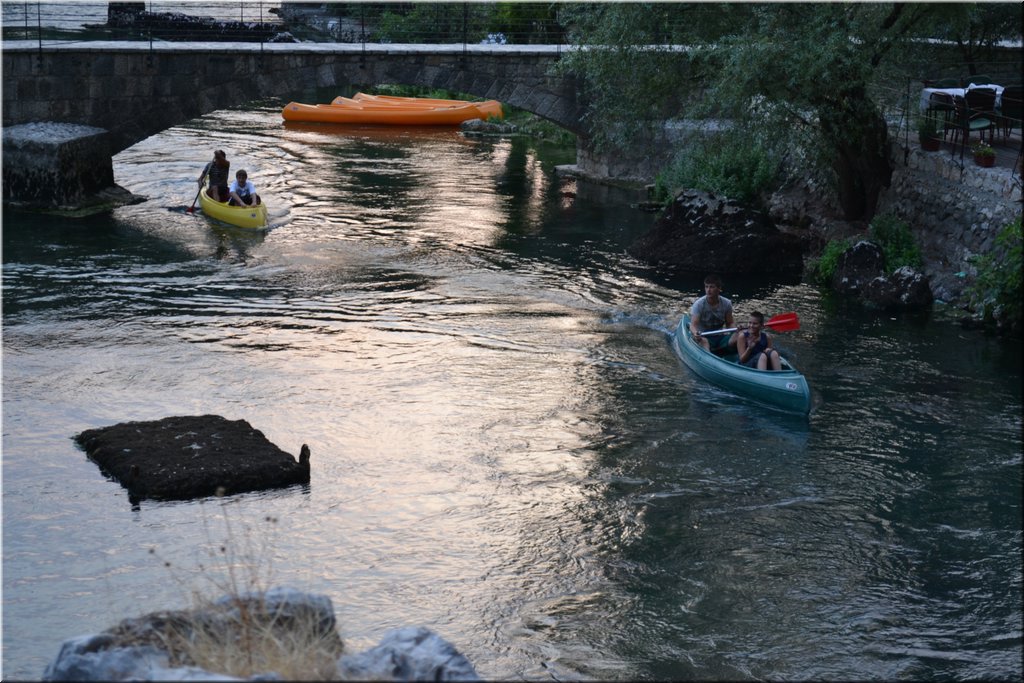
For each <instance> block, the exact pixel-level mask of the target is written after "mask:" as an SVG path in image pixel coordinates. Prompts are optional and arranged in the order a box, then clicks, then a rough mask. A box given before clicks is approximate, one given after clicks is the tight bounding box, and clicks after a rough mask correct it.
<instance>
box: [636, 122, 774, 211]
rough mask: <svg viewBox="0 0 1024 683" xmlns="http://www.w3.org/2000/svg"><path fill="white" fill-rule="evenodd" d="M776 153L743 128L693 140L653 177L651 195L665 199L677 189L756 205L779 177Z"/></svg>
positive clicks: (660, 199)
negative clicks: (690, 190)
mask: <svg viewBox="0 0 1024 683" xmlns="http://www.w3.org/2000/svg"><path fill="white" fill-rule="evenodd" d="M780 162H781V159H780V157H779V155H778V154H777V153H776V152H775V151H774V150H771V149H769V148H768V147H766V146H765V145H763V144H762V143H761V142H760V141H759V140H757V139H756V138H754V137H753V136H751V135H749V134H747V133H745V132H743V131H728V132H724V133H718V134H716V135H712V136H709V137H703V138H700V139H698V140H695V141H694V142H693V143H692V144H691V145H688V146H687V147H686V149H685V150H684V151H683V152H682V153H681V154H680V155H679V156H677V157H676V160H675V161H674V162H673V163H672V164H670V165H669V167H668V168H666V169H665V170H663V171H662V172H661V173H659V174H658V176H657V178H655V182H654V198H655V200H656V201H662V202H668V201H671V199H672V198H673V197H674V196H675V194H676V191H677V190H679V189H680V188H687V189H695V190H704V191H705V192H711V193H713V194H716V195H722V196H725V197H728V198H730V199H735V200H738V201H740V202H743V203H745V204H759V203H761V199H762V198H763V196H764V195H766V194H767V193H769V192H771V191H772V190H774V189H775V188H776V186H777V184H778V180H779V178H780Z"/></svg>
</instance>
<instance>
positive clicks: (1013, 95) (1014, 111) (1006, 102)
mask: <svg viewBox="0 0 1024 683" xmlns="http://www.w3.org/2000/svg"><path fill="white" fill-rule="evenodd" d="M1021 116H1022V114H1021V86H1020V84H1019V83H1018V84H1017V85H1008V86H1006V87H1005V88H1003V96H1002V104H1001V106H1000V110H999V126H1000V127H1001V128H1002V130H1003V135H1005V136H1006V137H1010V133H1011V132H1012V131H1013V129H1014V128H1020V127H1021Z"/></svg>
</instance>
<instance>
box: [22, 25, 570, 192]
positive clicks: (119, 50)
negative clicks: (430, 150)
mask: <svg viewBox="0 0 1024 683" xmlns="http://www.w3.org/2000/svg"><path fill="white" fill-rule="evenodd" d="M564 50H565V47H564V46H558V45H361V44H346V43H331V44H325V43H263V44H260V43H150V42H145V41H141V42H66V43H45V44H37V43H35V42H33V41H5V42H4V44H3V125H4V129H5V133H4V199H5V201H7V200H11V201H15V202H17V201H21V200H24V201H26V202H28V203H32V201H33V197H32V194H33V192H35V191H37V190H36V188H40V187H47V186H49V187H51V188H52V187H53V185H52V184H50V183H52V182H54V178H53V177H52V175H51V177H49V178H47V177H46V176H45V174H46V173H48V172H49V173H51V174H52V173H53V172H54V171H53V170H51V171H47V170H46V169H47V166H49V167H51V169H57V172H59V173H60V174H61V180H60V181H57V182H58V186H59V187H66V188H69V192H71V193H72V194H75V193H77V194H78V195H88V194H90V193H94V192H96V191H97V190H98V189H101V188H102V187H103V186H104V185H111V186H112V185H113V184H114V179H113V171H112V167H111V162H110V157H111V156H112V155H114V154H116V153H118V152H119V151H121V150H123V149H125V148H127V147H130V146H131V145H133V144H135V143H136V142H139V141H140V140H143V139H145V138H147V137H149V136H150V135H153V134H155V133H159V132H160V131H162V130H166V129H167V128H170V127H171V126H174V125H177V124H180V123H183V122H185V121H187V120H189V119H193V118H195V117H198V116H201V115H203V114H205V113H208V112H211V111H215V110H217V109H223V108H226V107H231V106H236V105H240V104H244V103H245V102H248V101H252V100H256V99H260V98H266V97H281V98H284V99H299V98H300V96H301V95H302V93H310V92H312V89H313V88H330V87H338V88H339V89H340V88H344V87H346V86H368V85H374V84H381V83H392V84H401V85H416V86H427V87H431V88H444V89H447V90H451V91H455V92H462V93H468V94H470V95H475V96H479V97H483V98H487V99H496V100H499V101H501V102H504V103H506V104H510V105H513V106H515V107H518V108H521V109H525V110H527V111H530V112H533V113H535V114H538V115H540V116H542V117H544V118H545V119H548V120H550V121H552V122H554V123H555V124H557V125H559V126H561V127H563V128H565V129H567V130H569V131H571V132H573V133H575V134H576V135H577V136H578V139H579V140H581V142H580V146H585V140H586V131H585V129H584V126H583V123H582V114H583V108H582V104H581V102H580V100H579V92H578V88H577V83H576V81H575V80H574V79H573V78H570V77H562V76H556V75H553V74H552V73H551V67H552V66H553V65H554V64H555V63H556V62H557V61H558V59H559V57H560V56H561V54H562V52H563V51H564ZM41 122H47V124H49V123H57V124H64V125H63V126H62V127H59V128H58V129H57V130H58V133H57V134H56V135H54V136H48V135H47V134H46V133H45V132H41V131H42V130H43V129H40V128H39V126H38V124H39V123H41ZM20 124H36V125H34V126H24V125H20ZM67 124H74V125H67ZM18 131H29V132H30V133H29V134H27V135H25V136H24V137H22V138H19V136H18ZM60 131H63V132H60ZM69 131H70V132H69ZM76 131H77V133H76ZM65 135H66V136H67V140H63V139H62V138H63V137H64V136H65ZM47 137H49V138H50V139H48V140H47V139H45V138H47ZM44 142H45V143H47V145H48V147H46V148H45V149H49V150H50V152H49V156H48V158H47V159H46V165H43V164H42V162H41V158H40V152H41V149H42V150H43V152H42V156H43V157H47V153H46V151H45V149H44V148H40V147H39V145H40V144H41V143H44ZM61 145H63V149H57V147H61ZM104 160H105V163H104ZM66 199H68V201H69V202H70V203H72V204H73V203H74V197H68V198H66Z"/></svg>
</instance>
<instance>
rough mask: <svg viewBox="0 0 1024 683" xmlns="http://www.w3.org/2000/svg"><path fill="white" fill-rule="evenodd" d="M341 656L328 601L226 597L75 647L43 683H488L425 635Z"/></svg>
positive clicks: (286, 592)
mask: <svg viewBox="0 0 1024 683" xmlns="http://www.w3.org/2000/svg"><path fill="white" fill-rule="evenodd" d="M244 644H248V647H249V648H251V651H248V652H249V656H245V657H242V658H240V659H238V658H235V657H234V656H233V655H237V654H238V653H239V651H240V650H241V647H242V645H244ZM280 647H285V648H298V649H296V650H295V652H294V653H293V654H292V655H291V656H281V654H282V653H277V656H268V655H271V654H273V653H272V652H271V651H273V650H275V649H277V648H280ZM343 650H344V645H343V643H342V641H341V638H340V637H339V636H338V634H337V630H336V622H335V615H334V607H333V605H332V604H331V599H330V598H329V597H327V596H326V595H315V594H309V593H303V592H300V591H296V590H293V589H290V588H285V587H278V588H272V589H270V590H269V591H267V592H265V593H249V594H244V595H231V596H226V597H224V598H222V599H221V600H218V601H217V602H215V603H212V604H209V605H207V606H205V607H201V608H197V609H193V610H178V611H164V612H154V613H152V614H148V615H145V616H143V617H138V618H133V619H125V620H123V621H122V622H121V623H119V624H118V625H117V626H114V627H113V628H110V629H107V630H106V631H104V632H103V633H100V634H95V635H84V636H79V637H77V638H71V639H70V640H66V641H65V642H64V644H63V645H62V646H61V649H60V652H59V654H58V655H57V657H56V659H54V661H53V662H51V663H50V664H49V665H48V666H47V668H46V671H45V673H44V674H43V680H44V681H72V680H73V681H240V680H249V681H256V680H259V681H271V680H296V679H295V678H294V674H295V673H299V674H303V673H304V674H307V675H308V674H309V673H310V672H311V671H315V673H316V674H317V677H318V678H319V679H321V680H353V679H354V680H376V681H478V680H480V678H479V677H478V676H477V673H476V670H475V669H474V668H473V665H472V664H471V663H470V661H469V660H468V659H466V658H465V657H464V656H463V655H462V654H461V653H459V652H458V650H456V649H455V647H454V646H453V645H452V644H451V643H449V642H448V641H446V640H444V639H443V638H441V637H440V636H438V635H437V634H436V633H433V632H432V631H430V630H429V629H426V628H423V627H406V628H400V629H396V630H394V631H392V632H390V633H388V634H385V637H384V640H383V641H381V643H380V645H378V646H377V647H375V648H372V649H371V650H368V651H366V652H362V653H358V654H352V655H345V654H343ZM242 654H245V653H244V652H243V653H242ZM197 658H198V659H199V660H210V661H218V662H221V663H224V662H231V661H234V662H235V663H236V664H238V663H239V662H242V664H241V665H240V666H239V667H237V668H241V669H246V670H248V671H249V672H252V673H249V675H245V674H242V676H244V677H239V676H238V675H237V673H238V672H236V675H231V674H230V673H223V672H218V671H211V670H210V669H208V668H203V667H202V666H200V661H197ZM308 660H316V661H315V662H310V661H308ZM288 663H292V664H295V663H298V664H297V666H298V668H299V669H300V671H298V672H295V671H291V672H290V671H288V670H287V664H288ZM275 664H276V665H277V666H278V667H279V668H280V669H282V670H275V669H274V665H275ZM313 664H315V666H313ZM282 665H285V666H282ZM266 667H269V668H266ZM214 668H215V669H219V668H220V667H214ZM229 668H231V667H229ZM289 673H291V674H292V676H289Z"/></svg>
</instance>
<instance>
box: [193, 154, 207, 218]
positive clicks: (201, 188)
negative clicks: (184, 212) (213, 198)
mask: <svg viewBox="0 0 1024 683" xmlns="http://www.w3.org/2000/svg"><path fill="white" fill-rule="evenodd" d="M209 171H210V164H206V168H204V169H203V175H202V176H200V178H199V192H196V198H195V199H193V200H192V206H190V207H188V213H195V212H196V202H198V201H199V193H200V192H202V191H203V181H204V180H206V174H207V173H209Z"/></svg>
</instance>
